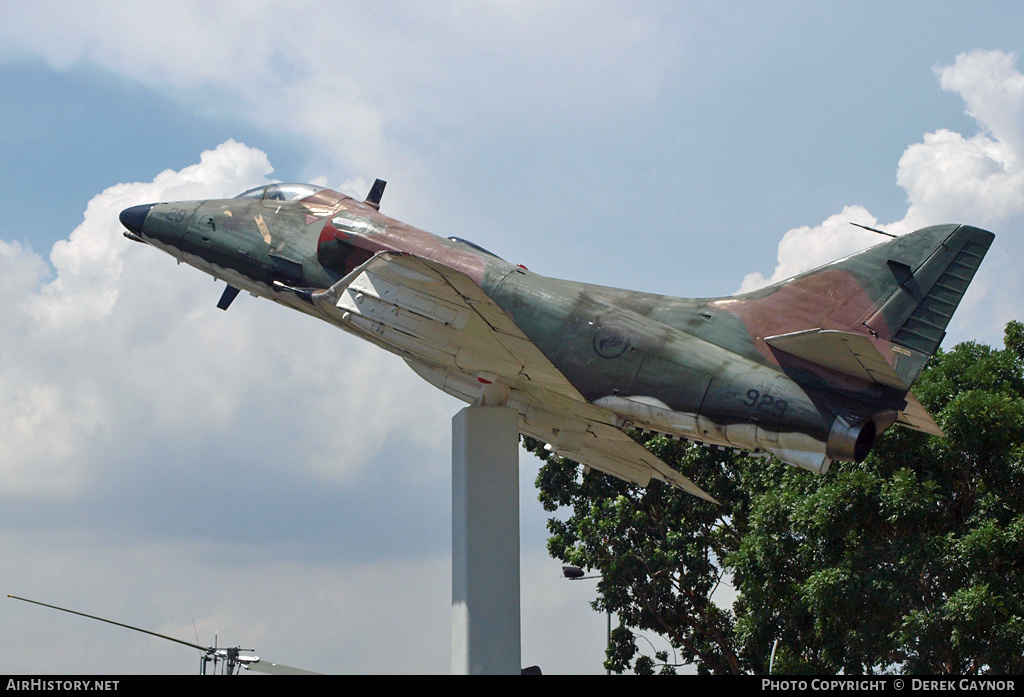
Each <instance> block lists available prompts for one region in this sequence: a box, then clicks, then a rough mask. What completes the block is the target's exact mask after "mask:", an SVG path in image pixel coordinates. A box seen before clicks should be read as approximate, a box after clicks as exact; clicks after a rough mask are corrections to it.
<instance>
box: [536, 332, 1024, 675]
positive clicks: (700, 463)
mask: <svg viewBox="0 0 1024 697" xmlns="http://www.w3.org/2000/svg"><path fill="white" fill-rule="evenodd" d="M915 394H917V396H918V397H919V399H920V400H921V402H922V403H923V404H924V405H925V407H927V408H928V410H929V412H930V413H931V414H933V415H934V416H935V418H936V421H937V422H938V423H939V425H940V426H941V427H942V429H943V430H944V432H945V433H946V438H935V437H929V436H925V435H923V434H921V433H919V432H916V431H911V430H908V429H904V428H902V427H894V428H892V429H890V430H889V431H887V432H886V433H885V434H884V435H883V436H881V437H880V438H879V440H878V443H877V444H876V445H875V448H874V450H873V452H872V453H871V455H870V456H869V457H868V458H867V459H866V460H864V462H862V463H860V464H851V463H835V464H833V466H832V468H831V469H830V470H829V471H828V473H826V474H825V475H823V476H817V475H814V474H811V473H809V472H804V471H802V470H798V469H795V468H792V467H790V466H788V465H784V464H781V463H779V462H778V461H775V460H774V459H756V458H752V457H741V456H731V455H726V454H724V453H721V452H718V451H714V450H710V449H707V448H703V447H700V446H695V445H687V444H683V443H679V442H676V441H671V440H668V439H665V438H660V437H656V438H650V437H644V436H639V435H638V436H637V437H638V438H639V439H641V440H642V442H645V444H646V445H647V447H648V448H650V449H651V450H652V451H653V452H655V453H656V454H657V455H659V456H660V457H661V458H662V459H663V460H664V461H665V462H667V463H669V464H670V465H672V466H673V467H676V468H677V469H679V470H680V471H681V472H682V473H683V474H685V475H686V476H688V477H690V478H691V479H693V480H694V481H695V482H697V483H698V485H700V486H701V487H703V488H704V489H705V490H706V491H708V492H709V493H711V494H712V495H713V496H715V497H716V498H717V499H718V500H719V501H721V502H722V505H721V506H716V505H714V504H710V503H708V502H705V501H702V500H700V499H697V498H695V497H692V496H688V495H686V494H685V493H683V492H681V491H679V490H677V489H674V488H672V487H669V486H666V485H661V484H660V483H658V482H654V483H652V484H651V485H650V486H649V487H648V488H647V489H642V488H640V487H637V486H634V485H631V484H627V483H625V482H622V481H620V480H618V479H615V478H613V477H609V476H606V475H603V474H600V473H598V472H594V473H590V472H581V468H580V466H579V465H577V464H576V463H573V462H571V461H568V460H565V459H563V458H559V457H555V456H550V455H549V454H548V453H546V452H545V451H544V450H543V444H541V443H538V442H536V441H532V440H530V439H526V441H527V443H526V445H527V448H528V449H529V450H531V451H533V452H535V453H537V454H538V455H539V456H540V457H541V459H543V460H544V464H543V466H542V467H541V470H540V473H539V475H538V477H537V486H538V489H539V491H540V500H541V502H542V503H543V505H544V507H545V509H546V510H548V511H551V512H556V511H557V512H558V515H556V516H555V517H552V518H551V519H550V520H549V522H548V527H549V531H550V532H551V537H550V538H549V541H548V549H549V552H550V553H551V555H552V556H554V557H556V558H558V559H561V560H562V561H563V562H565V563H568V564H574V565H577V566H580V567H582V568H584V569H587V570H588V571H589V572H596V573H598V574H600V576H601V580H600V581H599V582H598V598H597V600H596V601H595V602H594V608H595V610H598V611H601V612H605V611H611V612H613V613H615V614H616V615H617V617H618V621H619V628H618V629H617V630H616V631H614V632H613V634H612V642H611V646H610V648H609V652H608V656H607V661H606V665H607V666H608V667H610V668H611V669H612V670H614V671H617V672H623V671H626V670H633V671H635V672H642V673H649V672H655V671H660V672H673V671H674V669H675V667H676V666H677V665H678V664H695V665H696V667H697V670H698V671H699V672H701V673H743V672H748V673H766V672H767V671H768V667H769V660H770V657H771V652H772V647H773V645H774V644H775V643H776V642H777V650H776V655H775V666H774V670H775V672H779V673H790V674H799V673H839V672H843V673H846V674H862V673H878V672H884V673H921V674H925V673H928V674H966V673H1021V672H1024V497H1022V496H1021V493H1022V492H1024V325H1022V324H1021V323H1019V322H1011V323H1009V324H1008V325H1007V327H1006V333H1005V348H1004V349H1000V350H996V349H993V348H991V347H988V346H984V345H981V344H977V343H974V342H966V343H962V344H959V345H957V346H956V347H955V348H953V349H952V350H951V351H948V352H941V351H940V352H939V353H938V354H937V355H936V356H935V357H933V358H932V360H931V361H930V362H929V365H928V367H927V368H926V370H925V371H924V373H923V374H922V375H921V378H920V379H919V380H918V382H917V384H916V385H915ZM723 579H724V580H726V581H729V580H730V579H731V583H732V585H733V586H734V588H735V590H736V593H737V599H736V600H735V602H734V603H732V606H731V607H721V606H720V605H719V604H718V603H716V602H713V601H712V595H713V593H714V592H715V590H716V588H717V587H718V586H719V584H720V583H722V582H723ZM632 630H645V631H652V632H656V633H658V634H661V635H662V636H664V637H665V638H666V639H667V640H668V642H669V643H670V644H671V646H672V648H673V652H672V654H671V655H670V654H669V653H668V652H661V653H660V654H659V655H657V656H655V658H654V659H652V658H650V657H648V656H644V655H642V654H641V653H640V651H639V648H638V646H637V643H636V637H635V636H634V634H633V631H632Z"/></svg>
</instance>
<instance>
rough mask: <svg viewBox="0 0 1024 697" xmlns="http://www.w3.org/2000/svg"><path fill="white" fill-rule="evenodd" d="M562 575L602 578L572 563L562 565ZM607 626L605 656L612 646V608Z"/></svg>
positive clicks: (608, 671) (566, 576) (573, 577)
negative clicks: (590, 574) (587, 574)
mask: <svg viewBox="0 0 1024 697" xmlns="http://www.w3.org/2000/svg"><path fill="white" fill-rule="evenodd" d="M562 576H563V577H565V578H567V579H569V580H570V581H583V580H585V579H588V578H601V576H600V574H595V575H593V576H585V575H584V574H583V569H581V568H580V567H578V566H573V565H571V564H563V565H562ZM607 627H608V628H607V631H606V634H605V651H604V655H605V657H607V656H608V652H609V650H610V649H611V647H612V611H611V610H608V625H607ZM611 674H612V669H611V668H606V669H605V675H611Z"/></svg>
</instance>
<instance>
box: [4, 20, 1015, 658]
mask: <svg viewBox="0 0 1024 697" xmlns="http://www.w3.org/2000/svg"><path fill="white" fill-rule="evenodd" d="M1019 11H1020V8H1019V5H1018V4H1017V3H1014V2H986V3H983V4H972V5H970V6H968V5H966V4H963V3H952V2H950V3H946V2H905V3H899V4H898V5H897V6H896V7H893V6H892V4H891V3H880V2H857V3H853V2H849V3H846V2H780V3H770V4H769V3H755V2H735V3H715V2H674V1H672V2H632V3H615V2H602V1H600V0H588V1H587V2H526V1H523V2H512V1H495V2H487V3H483V2H431V3H425V2H399V1H380V2H368V1H367V2H343V1H340V0H327V1H324V2H315V1H308V2H302V1H297V2H291V3H287V4H284V5H282V4H280V3H270V2H257V1H253V0H247V1H246V2H227V1H225V2H213V3H211V2H197V1H192V0H174V2H131V3H129V2H113V1H107V2H103V1H100V0H97V1H96V2H90V3H68V2H47V1H46V0H40V1H39V2H35V3H31V4H28V3H23V2H13V1H9V0H0V13H2V15H3V16H4V18H5V21H4V22H3V23H0V188H2V190H3V192H4V194H5V196H4V199H3V200H4V201H5V203H6V205H5V208H4V215H2V216H0V357H2V360H0V591H2V592H3V594H5V595H6V594H13V595H19V596H23V597H28V598H33V599H37V600H40V601H43V602H47V603H51V604H56V605H61V606H64V607H69V608H73V609H76V610H79V611H82V612H86V613H90V614H96V615H102V616H105V617H110V618H112V619H115V620H117V621H121V622H125V623H129V624H133V625H136V626H141V627H144V628H147V629H150V630H153V631H157V632H162V633H166V634H169V635H173V636H177V637H179V638H182V639H184V640H187V641H193V640H196V639H197V638H198V643H203V644H205V643H212V642H213V641H214V637H215V636H216V638H217V641H218V642H220V643H221V644H222V645H224V644H230V645H237V644H241V645H243V646H244V647H246V648H255V649H256V653H257V654H259V655H261V656H263V657H265V658H267V659H269V660H273V661H276V662H279V663H285V664H289V665H294V666H300V667H303V668H307V669H310V670H316V671H322V672H329V673H351V674H355V673H440V674H443V673H447V672H449V670H450V641H451V629H450V623H451V609H450V602H451V549H450V545H451V539H450V538H451V528H450V526H451V511H450V506H451V475H450V429H451V418H452V416H453V415H454V414H455V413H456V412H457V411H458V410H459V409H460V408H461V407H462V406H463V405H462V404H461V403H459V402H458V401H456V400H454V399H453V398H451V397H448V396H446V395H444V394H443V393H441V392H439V391H437V390H435V389H434V388H433V387H431V386H430V385H428V384H427V383H426V382H424V381H422V380H421V379H420V378H418V377H417V376H416V375H415V374H413V373H412V371H411V370H409V369H408V368H407V367H406V366H405V364H404V363H402V362H401V361H400V360H399V359H397V358H395V357H394V356H391V355H390V354H387V353H385V352H382V351H380V350H378V349H376V348H374V347H372V346H371V345H369V344H366V343H363V342H361V341H360V340H359V339H357V338H355V337H352V336H350V335H347V334H345V333H343V332H341V331H339V330H337V329H336V328H334V327H331V326H329V325H327V324H324V323H318V322H317V321H315V320H314V319H312V318H309V317H307V316H304V315H299V314H298V313H294V312H291V311H289V310H287V309H285V308H283V307H281V306H278V305H275V304H274V303H270V302H267V301H264V300H257V299H256V298H253V297H250V296H247V295H243V296H241V297H239V298H238V300H236V301H235V303H234V304H233V305H232V307H231V309H230V311H228V312H222V311H220V310H218V309H217V308H216V303H217V300H218V298H219V296H220V291H221V288H220V287H219V285H218V284H215V283H214V282H213V281H212V280H211V279H210V278H209V277H207V276H205V275H204V274H202V273H200V272H199V271H196V270H194V269H192V268H190V267H188V266H177V265H176V264H175V263H174V261H173V260H172V259H171V257H169V256H167V255H165V254H162V253H160V252H158V251H157V250H155V249H152V248H149V247H146V246H144V245H139V244H134V243H131V242H129V241H128V240H126V239H125V238H124V237H123V236H122V235H121V232H122V228H121V226H120V224H119V223H118V220H117V214H118V212H119V211H120V210H121V209H123V208H125V207H128V206H131V205H136V204H141V203H151V202H154V201H162V200H184V199H197V198H217V197H224V196H231V195H234V194H237V193H239V192H241V191H243V190H245V189H248V188H251V187H253V186H257V185H259V184H261V183H264V182H268V181H309V182H314V183H318V184H323V185H328V186H331V187H333V188H336V189H338V190H340V191H343V192H345V193H348V194H351V195H354V196H358V197H360V198H361V197H363V196H365V194H366V191H367V190H368V189H369V185H370V183H372V181H373V180H374V179H375V178H377V177H380V178H382V179H386V180H387V181H388V188H387V191H386V193H385V195H384V198H383V202H382V211H383V212H385V213H386V214H388V215H390V216H392V217H395V218H399V219H401V220H404V221H406V222H408V223H410V224H413V225H415V226H417V227H420V228H422V229H426V230H429V231H431V232H434V233H437V234H441V235H444V236H449V235H454V236H459V237H464V238H467V239H470V240H473V241H474V242H476V243H477V244H480V245H482V246H483V247H485V248H487V249H490V250H492V251H494V252H495V253H496V254H498V255H500V256H502V257H505V258H506V259H508V260H510V261H513V262H514V263H522V264H525V265H526V266H528V267H529V268H530V269H531V270H532V271H536V272H538V273H542V274H546V275H551V276H556V277H560V278H570V279H573V280H579V281H586V282H590V283H599V284H603V285H610V286H615V287H623V288H631V289H637V290H645V291H650V292H658V293H666V294H671V295H677V296H689V297H707V296H721V295H730V294H733V293H736V292H739V291H741V290H749V289H753V288H756V287H759V286H762V285H765V284H766V283H768V282H770V281H775V280H780V279H783V278H786V277H788V276H791V275H793V274H795V273H798V272H800V271H803V270H806V269H808V268H812V267H814V266H817V265H819V264H822V263H826V262H828V261H831V260H833V259H836V258H839V257H841V256H845V255H846V254H850V253H852V252H854V251H857V250H859V249H862V248H864V247H866V246H869V245H871V244H875V243H877V242H878V241H879V238H878V237H877V236H876V235H874V234H873V233H869V232H865V231H863V230H859V229H858V228H854V227H852V226H850V225H849V224H848V223H849V222H859V223H864V224H867V225H872V226H876V227H880V228H882V229H885V230H888V231H891V232H894V233H904V232H909V231H911V230H914V229H917V228H919V227H923V226H925V225H930V224H937V223H948V222H962V223H969V224H972V225H976V226H979V227H983V228H986V229H989V230H991V231H992V232H994V233H995V234H996V240H995V243H994V245H993V247H992V249H991V251H990V253H989V255H988V257H987V258H986V260H985V262H984V264H983V265H982V267H981V270H980V272H979V274H978V276H977V278H976V279H975V282H974V284H973V285H972V287H971V290H970V291H969V293H968V294H967V296H966V297H965V298H964V301H963V303H962V304H961V306H960V310H959V311H958V313H957V315H956V316H955V317H954V319H953V322H952V324H951V326H950V328H949V335H948V337H947V339H946V341H945V344H944V345H945V346H947V347H948V346H951V345H953V344H954V343H956V342H958V341H963V340H967V339H976V340H979V341H984V342H986V343H991V344H999V342H1000V341H1001V337H1002V326H1003V325H1004V324H1005V323H1006V322H1007V321H1008V320H1010V319H1024V293H1022V290H1024V288H1022V280H1024V278H1022V276H1024V273H1022V270H1021V267H1020V264H1019V261H1018V260H1019V259H1020V258H1022V253H1024V234H1022V232H1024V230H1022V228H1024V75H1022V71H1024V64H1022V63H1021V59H1020V54H1021V53H1022V51H1024V23H1021V22H1020V17H1019ZM538 466H539V463H538V461H537V460H535V459H534V458H532V456H528V455H527V454H526V453H521V457H520V479H521V486H520V511H521V539H522V542H521V547H522V549H521V553H522V570H521V577H522V580H521V584H522V628H523V643H522V660H523V665H524V666H527V665H539V666H540V667H541V669H542V670H543V671H544V672H545V673H547V674H587V673H592V674H600V673H602V672H603V668H602V667H601V661H602V660H603V646H604V640H605V636H604V632H605V617H604V615H602V614H599V613H596V612H594V611H593V610H592V609H591V608H590V606H589V603H590V601H592V600H593V598H594V594H595V586H594V585H593V584H592V583H591V582H589V581H581V582H573V583H570V582H568V581H565V580H563V579H562V578H561V570H560V564H559V562H557V561H555V560H553V559H551V558H549V557H548V556H547V554H546V551H545V538H546V533H545V527H544V525H545V520H546V517H547V514H546V513H545V512H544V511H543V510H542V509H541V506H540V504H539V503H538V502H537V498H536V492H535V489H534V487H533V479H534V477H535V476H536V473H537V468H538ZM752 466H756V465H752ZM808 476H813V475H808ZM588 584H589V585H588ZM0 627H3V631H0V673H33V674H35V673H40V674H43V673H46V674H53V673H81V674H89V673H99V674H124V673H137V672H141V673H185V674H189V673H194V672H196V671H197V670H198V653H197V652H193V651H192V650H190V649H188V648H185V647H182V646H179V645H176V644H173V643H171V642H164V641H161V640H159V639H155V638H150V637H146V636H143V635H140V634H135V633H132V632H128V631H126V630H123V629H118V628H116V627H111V626H109V625H103V624H100V623H96V622H91V621H89V620H85V619H82V618H77V617H73V616H70V615H63V614H61V613H56V612H54V611H51V610H46V609H44V608H39V607H36V606H32V605H28V604H25V603H20V602H17V601H15V600H10V599H7V598H4V599H3V601H2V602H0ZM651 641H652V643H654V644H655V645H657V647H658V648H659V649H660V648H667V646H666V645H664V642H663V640H661V639H659V638H658V637H652V638H651ZM658 642H662V643H661V644H659V643H658Z"/></svg>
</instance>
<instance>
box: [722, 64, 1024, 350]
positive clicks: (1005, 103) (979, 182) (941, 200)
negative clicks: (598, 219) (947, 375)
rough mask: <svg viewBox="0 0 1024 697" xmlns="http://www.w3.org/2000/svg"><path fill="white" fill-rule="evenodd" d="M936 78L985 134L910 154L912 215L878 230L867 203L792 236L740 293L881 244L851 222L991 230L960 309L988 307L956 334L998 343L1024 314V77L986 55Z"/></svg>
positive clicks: (923, 145) (930, 143) (895, 229)
mask: <svg viewBox="0 0 1024 697" xmlns="http://www.w3.org/2000/svg"><path fill="white" fill-rule="evenodd" d="M937 73H938V77H939V80H940V84H941V86H942V88H943V89H946V90H950V91H954V92H956V93H957V94H959V95H960V96H961V97H962V98H963V100H964V103H965V111H966V113H967V114H968V115H970V116H972V117H973V118H974V119H975V120H976V121H977V123H978V132H977V133H976V134H974V135H971V136H964V135H962V134H960V133H956V132H954V131H951V130H949V129H939V130H937V131H935V132H933V133H927V134H925V136H924V138H923V140H922V142H920V143H915V144H913V145H910V146H909V147H908V148H907V149H906V151H905V152H904V153H903V156H902V157H901V158H900V161H899V165H898V169H897V174H896V180H897V182H898V183H899V185H900V186H901V187H903V189H904V190H905V191H906V192H907V204H908V206H907V212H906V215H905V216H904V217H903V218H902V219H900V220H897V221H894V222H889V223H882V224H879V223H878V222H877V221H876V219H875V216H873V215H872V214H871V213H870V212H869V211H868V210H867V209H866V208H865V207H864V206H861V205H851V206H847V207H845V208H844V209H843V210H842V211H841V212H840V213H838V214H835V215H832V216H829V217H828V218H827V219H826V220H825V221H823V222H822V223H821V224H819V225H815V226H804V227H799V228H794V229H792V230H789V231H788V232H786V234H785V235H784V236H783V238H782V241H781V242H780V243H779V251H778V259H777V264H776V266H775V269H774V271H773V272H772V274H771V275H770V276H769V277H765V276H764V275H763V274H761V273H760V272H755V273H751V274H748V275H747V276H746V277H745V278H744V280H743V283H742V285H741V287H740V288H739V290H738V291H737V292H739V293H743V292H747V291H751V290H755V289H757V288H760V287H763V286H765V285H768V284H770V283H776V282H778V281H782V280H784V279H786V278H790V277H791V276H794V275H796V274H798V273H801V272H803V271H806V270H808V269H812V268H814V267H816V266H819V265H821V264H824V263H827V262H829V261H832V260H834V259H839V258H841V257H844V256H846V255H848V254H850V253H852V252H855V251H857V250H859V249H863V248H865V247H867V246H869V245H871V244H875V243H877V242H878V241H879V239H880V238H879V237H878V236H877V235H874V234H873V233H869V232H866V231H864V230H861V229H859V228H856V227H854V226H852V225H849V223H851V222H856V223H861V224H865V225H869V226H872V227H880V228H881V229H884V230H886V231H888V232H892V233H895V234H905V233H907V232H912V231H913V230H916V229H919V228H921V227H925V226H927V225H935V224H940V223H967V224H970V225H976V226H978V227H983V228H987V229H990V230H992V231H993V232H995V233H996V242H995V245H994V247H993V250H992V251H993V253H990V254H989V256H988V258H987V259H986V261H985V263H984V264H983V265H982V269H981V272H980V273H979V276H978V278H977V280H976V281H975V283H974V284H973V285H972V286H971V289H970V290H969V291H968V295H967V296H966V297H965V299H964V304H963V307H965V308H969V307H980V306H981V298H982V297H985V298H986V302H985V303H984V308H983V309H982V311H981V312H979V313H976V314H973V315H972V314H971V313H970V312H969V311H968V312H961V313H959V314H958V316H957V317H956V318H955V324H954V327H956V326H964V325H965V324H966V323H970V326H971V328H972V330H973V331H976V332H978V333H980V334H982V335H983V336H984V337H985V338H989V336H994V337H996V338H998V337H999V336H1001V331H1000V328H1001V327H1002V325H1003V324H1004V323H1005V322H1006V321H1007V320H1009V319H1013V318H1015V317H1016V318H1020V317H1021V316H1024V302H1022V300H1021V298H1020V295H1019V292H1018V291H1019V288H1020V272H1019V268H1018V266H1017V264H1016V263H1015V262H1008V261H1007V260H1008V259H1010V258H1019V257H1020V253H1021V251H1024V250H1022V246H1024V239H1022V236H1021V226H1022V225H1024V75H1022V74H1021V73H1020V71H1019V70H1018V69H1017V67H1016V56H1015V55H1013V54H1009V53H1004V52H1001V51H980V50H979V51H972V52H969V53H964V54H961V55H959V56H957V58H956V60H955V61H954V63H953V64H952V65H949V66H945V67H943V68H941V69H939V70H938V71H937ZM995 279H998V280H995Z"/></svg>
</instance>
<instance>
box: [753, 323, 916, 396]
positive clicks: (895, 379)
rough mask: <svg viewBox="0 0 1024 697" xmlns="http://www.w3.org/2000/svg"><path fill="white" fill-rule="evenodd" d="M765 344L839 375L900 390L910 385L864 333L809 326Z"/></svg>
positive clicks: (768, 338)
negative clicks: (807, 328)
mask: <svg viewBox="0 0 1024 697" xmlns="http://www.w3.org/2000/svg"><path fill="white" fill-rule="evenodd" d="M765 343H767V344H768V345H769V346H771V347H772V348H775V349H778V350H780V351H785V352H786V353H788V354H791V355H793V356H796V357H798V358H803V359H804V360H806V361H810V362H811V363H814V364H815V365H820V366H822V367H824V368H828V369H830V370H834V371H836V372H838V373H842V374H843V375H849V376H851V377H855V378H860V379H861V380H866V381H868V382H875V383H879V384H881V385H886V386H887V387H895V388H897V389H901V390H906V389H909V388H910V385H908V384H907V383H906V382H905V381H904V379H903V378H902V377H900V375H899V374H898V373H897V372H896V371H895V370H893V369H892V366H890V365H889V362H888V361H886V360H885V357H884V356H882V354H881V353H880V352H879V350H878V349H877V348H876V347H875V345H874V344H873V343H872V342H871V339H870V337H868V336H865V335H864V334H854V333H852V332H840V331H833V330H822V329H809V330H807V331H803V332H793V333H792V334H779V335H777V336H769V337H765Z"/></svg>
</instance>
